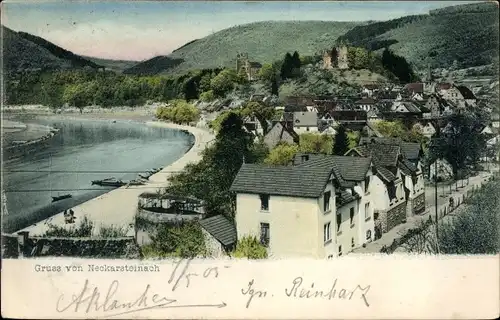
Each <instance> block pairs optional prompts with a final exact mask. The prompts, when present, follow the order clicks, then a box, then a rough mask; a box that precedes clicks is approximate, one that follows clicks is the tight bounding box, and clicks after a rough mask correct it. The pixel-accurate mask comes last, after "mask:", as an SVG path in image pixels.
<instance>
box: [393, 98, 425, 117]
mask: <svg viewBox="0 0 500 320" xmlns="http://www.w3.org/2000/svg"><path fill="white" fill-rule="evenodd" d="M391 111H392V112H404V113H413V114H421V113H422V111H421V110H420V108H419V107H418V106H417V105H416V104H415V103H413V102H412V101H394V103H393V104H392V107H391Z"/></svg>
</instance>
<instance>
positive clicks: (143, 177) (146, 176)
mask: <svg viewBox="0 0 500 320" xmlns="http://www.w3.org/2000/svg"><path fill="white" fill-rule="evenodd" d="M138 176H139V178H141V179H144V180H148V179H149V177H150V176H151V175H149V174H148V175H142V174H139V175H138Z"/></svg>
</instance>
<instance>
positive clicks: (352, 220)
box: [349, 207, 354, 228]
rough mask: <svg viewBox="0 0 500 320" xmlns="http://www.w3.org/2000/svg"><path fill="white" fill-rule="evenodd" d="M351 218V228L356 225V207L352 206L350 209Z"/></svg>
mask: <svg viewBox="0 0 500 320" xmlns="http://www.w3.org/2000/svg"><path fill="white" fill-rule="evenodd" d="M349 218H350V219H351V228H352V227H353V226H354V207H351V209H350V211H349Z"/></svg>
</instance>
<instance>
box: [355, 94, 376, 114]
mask: <svg viewBox="0 0 500 320" xmlns="http://www.w3.org/2000/svg"><path fill="white" fill-rule="evenodd" d="M375 103H376V101H375V100H373V99H372V98H370V97H366V98H362V99H360V100H358V101H356V102H354V105H355V106H356V107H357V108H358V109H361V110H364V111H370V110H372V109H373V107H374V106H375Z"/></svg>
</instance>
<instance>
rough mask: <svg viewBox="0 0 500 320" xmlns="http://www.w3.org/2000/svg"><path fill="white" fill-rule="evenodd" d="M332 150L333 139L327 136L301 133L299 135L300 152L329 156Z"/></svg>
mask: <svg viewBox="0 0 500 320" xmlns="http://www.w3.org/2000/svg"><path fill="white" fill-rule="evenodd" d="M332 148H333V138H332V137H331V136H329V135H326V134H315V133H303V134H301V135H300V143H299V150H300V152H303V153H322V154H331V153H332Z"/></svg>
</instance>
